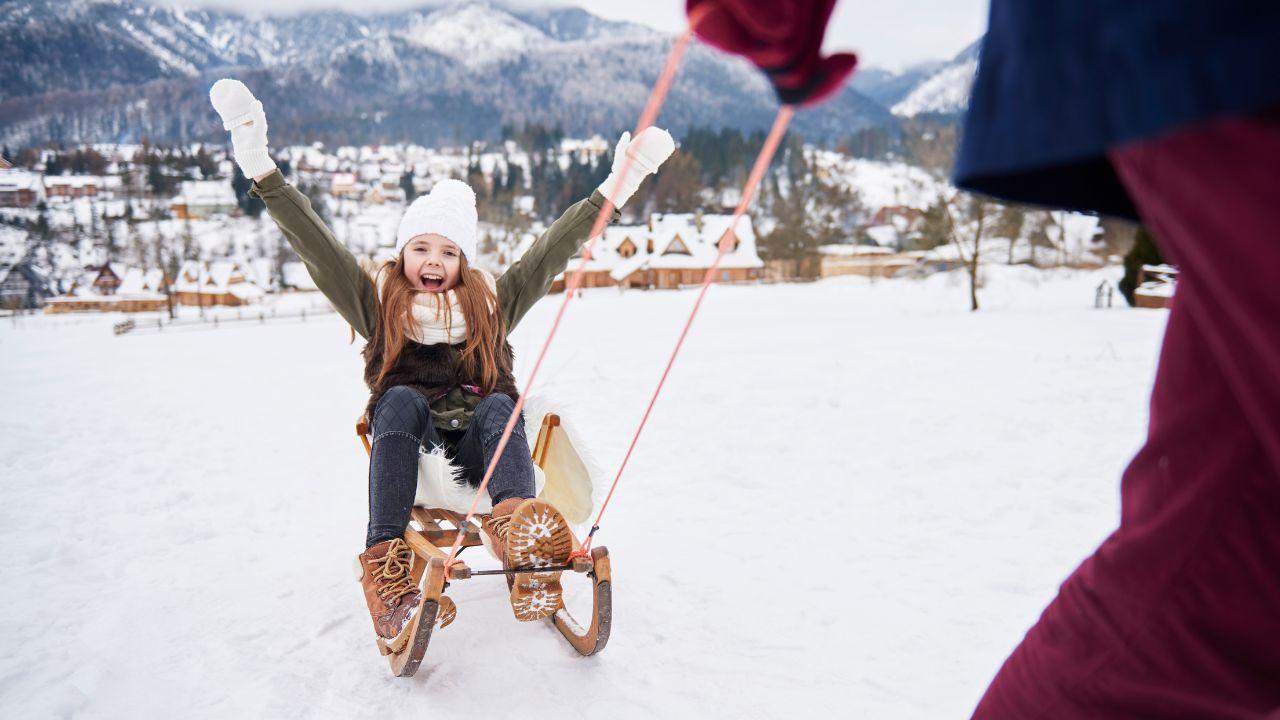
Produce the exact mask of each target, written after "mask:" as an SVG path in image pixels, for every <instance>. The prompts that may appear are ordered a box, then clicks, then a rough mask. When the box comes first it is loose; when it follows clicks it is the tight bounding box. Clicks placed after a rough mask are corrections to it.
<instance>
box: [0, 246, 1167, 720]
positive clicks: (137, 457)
mask: <svg viewBox="0 0 1280 720" xmlns="http://www.w3.org/2000/svg"><path fill="white" fill-rule="evenodd" d="M1117 275H1118V271H1117V270H1115V269H1110V270H1106V271H1103V272H1101V273H1079V272H1075V273H1070V272H1062V273H1054V272H1048V271H1045V272H1035V271H1030V270H1025V269H1012V270H1011V269H1007V268H996V267H993V268H991V269H990V271H989V272H988V284H987V288H986V289H985V290H984V291H983V294H982V299H983V301H984V309H983V311H982V312H979V313H976V314H970V313H969V312H968V311H967V288H966V286H965V280H964V278H963V276H962V275H960V274H958V273H952V274H949V275H935V276H933V277H930V278H927V279H924V280H893V281H884V280H881V281H877V282H870V281H868V280H866V279H862V278H839V279H833V280H828V281H823V282H819V283H814V284H808V285H772V286H753V287H717V288H714V289H713V290H712V292H711V294H710V297H709V298H708V301H707V303H706V305H705V306H704V310H703V313H702V315H701V316H700V317H699V319H698V323H697V325H696V326H695V328H694V332H693V334H692V336H691V337H690V340H689V341H688V343H687V345H686V347H685V350H684V353H683V354H682V356H681V359H680V362H679V364H678V365H677V367H676V370H675V372H674V374H673V376H672V378H671V380H670V382H669V383H668V387H667V390H666V393H665V395H664V397H663V399H662V400H661V401H660V402H659V404H658V406H657V409H656V410H655V412H654V415H653V417H652V419H651V423H650V426H649V428H648V430H647V431H646V435H645V436H644V438H643V439H642V441H641V443H640V446H639V448H638V450H637V453H636V455H635V456H634V457H633V459H632V463H631V465H630V467H629V468H628V471H627V474H626V476H624V478H623V485H622V487H621V489H620V490H619V494H618V496H617V497H616V498H615V504H614V505H612V506H611V508H610V514H609V515H607V516H606V518H605V522H604V527H603V529H602V530H601V532H600V534H599V536H598V543H597V544H604V545H607V546H608V547H609V548H610V550H611V552H612V556H613V570H614V581H615V586H614V587H615V590H614V592H615V594H614V604H615V605H614V610H615V620H614V626H613V635H612V639H611V640H610V643H609V646H608V648H607V649H606V650H605V651H604V652H603V653H602V654H601V655H599V656H597V657H594V658H580V657H578V656H577V655H576V654H575V653H574V652H573V651H572V650H571V649H570V648H569V647H568V645H567V644H566V643H565V642H564V641H563V640H562V639H561V638H560V636H559V634H558V633H556V632H555V631H554V630H553V629H551V628H550V627H549V626H547V625H545V624H519V623H517V622H515V621H514V620H513V619H512V618H511V612H510V610H509V608H508V606H507V604H506V602H505V600H504V596H505V588H503V587H502V583H501V581H500V580H497V579H492V578H489V579H486V578H481V579H476V580H472V581H467V582H462V583H457V584H455V586H454V587H453V588H451V590H450V592H451V594H452V595H453V597H454V598H455V599H456V600H457V601H458V605H459V615H458V620H457V621H456V622H455V623H454V624H453V625H452V626H451V627H449V628H446V629H444V630H442V631H440V632H438V633H437V634H436V636H435V637H434V638H433V640H432V644H431V648H430V650H429V653H428V656H427V659H426V661H425V663H424V666H423V669H422V670H421V671H420V672H419V674H418V675H417V676H416V677H414V678H412V679H403V680H402V679H396V678H393V677H391V676H390V673H389V672H388V670H387V667H386V663H385V662H384V661H383V660H382V659H381V658H380V657H379V656H378V654H377V651H376V650H375V648H374V644H373V642H372V632H371V629H370V627H369V620H368V615H367V613H366V611H365V610H364V607H363V601H362V599H361V597H360V593H359V586H358V584H357V583H356V582H355V581H354V580H353V579H352V574H351V558H352V556H353V555H354V554H355V553H356V552H358V551H359V550H361V549H362V541H363V538H364V521H365V511H366V500H365V472H366V464H365V457H364V452H363V451H362V450H361V449H360V446H359V444H358V442H357V440H356V438H355V437H354V435H353V421H354V419H355V416H356V415H357V413H358V412H359V411H360V409H361V408H362V405H363V402H364V398H365V391H364V388H363V386H362V384H361V382H360V361H359V358H358V355H357V348H356V347H355V346H351V345H348V344H347V339H348V333H347V328H346V326H345V325H344V324H342V321H341V320H340V319H338V318H337V317H336V316H333V315H328V316H324V317H321V318H313V319H310V320H308V321H307V322H305V323H301V322H298V323H284V322H279V323H268V324H265V325H258V324H253V323H246V324H224V325H223V326H222V327H220V328H219V329H217V330H212V331H187V332H166V333H159V334H156V333H150V334H136V335H126V336H123V337H114V336H113V335H112V334H111V332H110V323H111V322H112V321H113V320H114V319H117V318H108V317H100V318H84V317H74V318H70V317H47V318H46V317H34V318H20V319H18V320H10V319H3V320H0V377H3V378H4V394H3V397H4V403H3V407H4V412H3V414H2V415H0V437H2V438H3V440H0V469H2V475H3V483H2V484H0V546H2V547H3V548H4V552H3V554H0V572H2V573H3V576H4V578H5V581H4V583H3V585H0V588H2V589H0V716H3V717H11V718H46V717H77V718H122V717H129V718H158V717H173V716H181V717H188V718H242V717H243V718H292V717H308V718H362V717H409V716H410V714H412V716H416V717H448V716H457V714H460V713H466V714H467V716H468V717H475V718H488V717H495V716H498V715H499V713H501V714H502V715H504V716H506V715H508V714H510V715H515V716H520V717H532V716H545V717H563V718H586V717H596V718H599V717H609V718H632V717H636V718H641V717H643V718H650V717H655V716H663V717H669V718H675V717H680V718H683V717H745V718H774V717H781V716H784V715H787V716H795V717H853V718H877V719H893V718H921V719H934V718H959V717H967V715H968V713H969V712H970V711H971V709H972V707H973V705H974V704H975V703H976V701H977V699H978V697H979V696H980V694H981V693H982V691H983V689H984V687H985V684H986V683H987V681H988V680H989V679H990V677H991V675H992V674H993V673H994V672H995V671H996V669H997V668H998V667H999V665H1000V663H1001V661H1002V660H1003V658H1004V657H1005V655H1006V654H1007V653H1008V652H1009V650H1010V649H1011V648H1012V647H1013V646H1014V645H1015V643H1017V642H1018V640H1019V639H1020V638H1021V636H1022V633H1023V632H1024V631H1025V630H1026V628H1027V627H1028V626H1029V625H1030V624H1031V623H1032V622H1034V620H1035V619H1036V617H1037V616H1038V614H1039V612H1040V610H1041V609H1042V608H1043V606H1044V605H1045V603H1046V602H1048V601H1049V599H1050V598H1051V597H1052V596H1053V594H1054V592H1055V589H1056V587H1057V584H1058V583H1059V582H1060V581H1061V580H1062V579H1063V578H1064V577H1065V576H1066V574H1067V573H1068V572H1069V571H1070V570H1071V569H1072V568H1073V567H1074V566H1075V565H1076V564H1077V563H1078V562H1079V560H1080V559H1082V558H1083V557H1084V556H1085V555H1086V554H1087V553H1088V552H1090V551H1091V550H1092V548H1093V547H1094V546H1095V545H1096V544H1097V543H1098V542H1099V541H1101V540H1102V539H1103V537H1105V535H1106V534H1107V533H1108V532H1109V530H1110V529H1111V528H1112V527H1113V526H1114V524H1115V522H1116V518H1117V489H1118V478H1119V474H1120V471H1121V470H1122V468H1123V466H1124V464H1125V462H1126V461H1127V459H1128V457H1129V456H1130V455H1131V454H1132V453H1133V451H1134V450H1135V449H1136V448H1137V447H1138V445H1139V443H1140V441H1141V439H1142V436H1143V433H1144V431H1145V416H1146V398H1147V393H1148V390H1149V387H1150V382H1151V379H1152V375H1153V369H1154V363H1155V357H1156V350H1157V345H1158V343H1159V338H1160V334H1161V332H1162V329H1163V327H1164V322H1165V313H1164V312H1162V311H1143V310H1129V309H1120V308H1117V309H1113V310H1095V309H1093V308H1092V301H1093V289H1094V287H1095V286H1096V285H1097V284H1098V282H1099V281H1100V279H1101V278H1102V277H1109V278H1112V279H1114V278H1115V277H1116V276H1117ZM693 297H694V296H693V294H692V292H688V291H680V292H648V293H645V292H629V293H627V294H619V293H618V292H617V291H615V290H611V289H608V290H596V291H591V292H588V293H587V294H586V295H585V297H584V298H583V299H582V300H580V301H579V300H575V301H574V304H573V305H572V306H571V308H570V310H569V315H568V316H567V319H566V321H565V324H564V325H563V327H562V330H561V335H560V337H559V339H558V342H557V345H556V347H555V349H554V350H553V351H552V354H551V356H550V357H549V359H548V361H547V365H546V366H545V367H544V374H543V377H544V380H543V381H541V382H540V386H541V387H540V388H538V389H537V392H538V393H540V394H542V395H544V396H549V397H553V398H554V399H555V400H556V401H557V402H559V403H561V404H562V405H564V406H566V407H567V408H568V412H567V413H566V414H567V416H568V417H569V418H570V419H571V421H572V422H573V423H575V424H576V425H577V426H578V427H579V428H580V429H581V430H583V431H584V432H585V434H586V437H587V439H588V442H589V445H590V448H591V450H592V451H593V452H594V454H595V456H596V457H597V458H598V460H599V461H600V463H601V464H602V465H603V466H604V467H605V468H607V469H609V470H612V469H614V468H616V463H617V462H618V460H620V458H621V455H622V453H623V451H624V450H625V447H626V443H627V441H628V440H629V437H630V434H631V432H632V431H633V429H634V426H635V423H636V422H637V421H638V420H639V417H640V414H641V412H642V410H643V407H644V403H645V401H646V400H647V396H648V393H649V392H650V391H651V389H652V385H653V383H654V382H655V381H656V379H657V376H658V374H659V372H660V370H661V366H662V363H663V362H664V360H665V357H666V354H667V352H669V349H670V347H671V344H672V342H673V341H674V339H675V336H676V334H677V332H678V330H679V326H680V324H681V322H682V319H683V315H684V314H685V313H686V311H687V309H688V308H689V307H690V305H691V303H692V301H693ZM558 302H559V297H558V296H557V297H553V298H550V299H548V300H546V301H544V302H543V303H541V304H539V306H538V307H536V308H535V309H534V310H533V312H532V313H531V314H530V316H529V317H528V319H527V320H526V321H525V322H524V324H523V325H522V326H520V327H519V328H518V329H517V331H516V333H515V334H514V339H515V342H516V349H517V353H518V354H519V356H520V357H521V359H522V360H523V361H524V366H523V368H524V369H523V370H522V371H521V373H520V377H521V378H522V379H523V377H524V374H525V373H527V369H528V363H529V362H530V361H531V360H532V359H533V356H534V354H535V353H536V350H537V348H538V345H539V343H540V342H541V340H542V338H543V337H544V335H545V332H546V330H547V327H548V325H549V323H550V320H551V317H552V315H553V314H554V311H555V309H556V304H557V303H558ZM467 557H469V559H470V561H471V562H472V564H473V566H488V565H490V561H489V560H488V559H487V558H486V559H483V560H481V559H480V554H478V553H474V551H473V552H472V553H469V555H467V556H464V558H467ZM568 582H569V583H571V584H573V585H574V586H575V587H578V588H580V589H582V590H585V589H586V583H585V581H583V580H582V579H581V578H578V577H570V578H568ZM574 599H575V600H580V599H581V598H574Z"/></svg>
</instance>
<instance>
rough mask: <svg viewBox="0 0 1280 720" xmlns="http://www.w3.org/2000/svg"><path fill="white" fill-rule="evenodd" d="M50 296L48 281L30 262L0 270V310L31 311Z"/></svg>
mask: <svg viewBox="0 0 1280 720" xmlns="http://www.w3.org/2000/svg"><path fill="white" fill-rule="evenodd" d="M52 294H53V292H52V290H51V289H50V283H49V279H48V278H47V277H45V275H44V273H43V272H41V271H40V270H38V269H36V267H35V266H33V265H32V264H31V263H30V262H21V263H18V264H17V265H14V266H12V267H8V268H0V308H3V309H5V310H33V309H35V308H38V307H41V306H42V305H44V304H45V302H46V301H47V299H48V298H49V296H50V295H52Z"/></svg>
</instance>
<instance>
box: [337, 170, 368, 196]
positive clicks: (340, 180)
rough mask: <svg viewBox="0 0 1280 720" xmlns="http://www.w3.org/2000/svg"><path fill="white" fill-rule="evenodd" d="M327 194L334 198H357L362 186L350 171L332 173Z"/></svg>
mask: <svg viewBox="0 0 1280 720" xmlns="http://www.w3.org/2000/svg"><path fill="white" fill-rule="evenodd" d="M329 194H330V195H332V196H333V197H335V198H359V197H360V195H361V194H362V188H361V186H360V184H359V183H357V182H356V176H355V175H354V174H352V173H346V172H341V173H334V174H333V176H332V177H330V178H329Z"/></svg>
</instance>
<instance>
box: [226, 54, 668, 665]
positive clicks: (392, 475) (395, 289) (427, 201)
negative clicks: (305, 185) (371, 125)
mask: <svg viewBox="0 0 1280 720" xmlns="http://www.w3.org/2000/svg"><path fill="white" fill-rule="evenodd" d="M209 98H210V101H211V102H212V103H213V106H214V109H215V110H217V111H218V114H219V115H220V116H221V117H222V121H223V126H224V127H225V128H226V129H227V130H230V131H231V141H232V147H233V153H234V157H235V161H236V163H237V164H238V165H239V166H240V168H241V170H242V171H243V172H244V174H245V176H246V177H250V178H253V188H252V191H251V192H252V193H253V194H254V195H255V196H257V197H260V198H262V200H263V201H264V202H265V203H266V205H267V212H268V213H270V215H271V217H272V219H273V220H275V222H276V224H277V225H278V226H279V227H280V230H281V231H282V232H283V233H284V235H285V237H286V238H287V239H288V241H289V244H290V245H291V246H293V249H294V250H295V251H297V253H298V255H299V256H301V258H302V261H303V263H304V264H305V265H306V267H307V270H308V272H310V274H311V277H312V278H313V279H314V280H315V282H316V285H317V287H319V289H320V290H321V292H323V293H324V294H325V296H326V297H328V298H329V300H330V302H332V303H333V305H334V307H335V308H336V309H337V311H338V313H339V314H341V315H342V317H343V318H344V319H346V321H347V322H348V323H350V325H351V327H352V328H353V329H354V330H355V332H357V333H359V334H360V336H361V337H363V338H365V340H366V341H367V343H366V345H365V348H364V358H365V371H364V379H365V383H366V384H367V385H368V386H369V391H370V396H369V404H368V407H367V409H366V412H367V417H368V418H369V420H370V422H371V434H372V435H373V443H372V453H371V456H370V460H369V525H368V533H367V536H366V538H365V551H364V552H363V553H361V554H360V555H359V557H358V561H359V577H360V581H361V584H362V586H363V588H364V594H365V600H366V601H367V603H368V606H369V612H370V615H371V616H372V618H373V625H374V629H375V630H376V632H377V633H378V635H379V636H380V637H381V638H383V639H384V640H385V641H386V643H387V645H389V646H390V647H391V648H392V649H393V650H395V649H398V648H399V647H403V645H404V644H405V642H407V640H408V638H407V635H408V634H409V630H410V628H411V627H412V626H413V624H414V623H413V622H412V621H413V618H414V617H415V616H416V615H417V614H418V612H419V611H420V601H421V595H420V593H419V592H418V588H417V579H418V573H417V572H414V568H415V558H414V556H413V552H412V551H411V550H410V548H409V546H408V545H407V544H406V543H405V542H404V539H403V534H404V530H405V527H406V526H407V525H408V522H409V515H410V512H411V510H412V506H413V502H414V495H415V493H416V491H417V487H418V456H419V452H421V451H431V450H436V449H437V448H440V447H443V448H445V449H446V450H447V451H448V452H449V454H450V455H452V457H453V460H454V462H455V463H457V464H459V465H461V467H462V468H463V469H464V472H465V474H466V477H467V480H468V481H469V482H470V484H471V485H472V486H473V487H478V486H479V484H480V480H481V478H482V477H483V475H484V472H485V470H486V468H487V467H488V465H489V463H490V461H491V460H492V459H493V456H494V451H495V450H496V448H497V444H498V440H499V439H500V437H501V436H502V432H503V430H504V428H505V427H506V423H507V421H508V419H509V418H510V417H511V413H512V411H513V410H514V409H515V397H516V393H517V390H516V384H515V379H514V377H513V376H512V353H511V346H510V345H509V344H508V342H507V334H508V333H509V332H510V331H511V329H512V328H514V327H515V325H516V323H518V322H519V321H520V319H521V318H522V317H524V314H525V313H526V312H528V310H529V308H530V307H532V306H533V304H534V303H535V302H537V301H538V300H539V299H541V298H542V297H543V296H544V295H546V294H547V292H548V291H549V290H550V288H551V282H552V279H553V278H554V277H555V276H556V275H557V274H559V273H560V272H562V271H564V270H565V268H566V267H567V265H568V262H569V259H570V258H572V257H573V255H574V254H576V253H577V251H578V249H579V248H580V247H581V246H582V245H583V244H584V243H585V242H586V240H587V234H588V233H589V232H590V229H591V227H592V225H593V224H594V222H595V219H596V216H597V214H598V213H599V212H600V208H601V207H602V206H603V205H604V202H605V200H604V198H605V194H607V193H609V192H612V193H613V200H614V203H615V205H616V206H617V207H621V206H622V205H623V203H625V202H626V200H627V198H629V197H630V196H631V195H632V193H634V192H635V190H636V188H637V187H639V185H640V182H641V181H642V180H643V179H644V178H645V177H646V176H647V175H649V174H651V173H653V172H655V171H656V170H657V168H658V166H659V165H660V164H661V163H662V162H663V161H664V160H666V158H667V157H668V156H670V154H671V152H672V151H673V150H674V148H675V145H674V143H673V142H672V140H671V136H670V135H669V134H668V133H667V132H666V131H665V130H661V129H657V128H649V129H647V130H645V131H644V132H642V133H640V134H639V135H637V136H636V138H635V139H634V140H632V139H631V138H630V135H629V134H624V135H623V136H622V139H621V141H620V142H619V143H618V147H617V152H616V153H615V156H614V161H613V168H612V170H613V172H612V173H611V174H610V175H609V177H608V179H606V180H605V182H604V183H603V184H602V185H601V186H600V189H599V190H597V191H596V192H593V193H592V194H591V197H590V198H588V199H586V200H582V201H579V202H578V203H576V204H574V205H573V206H572V207H570V208H569V209H568V210H567V211H565V213H564V214H563V215H561V216H560V218H559V219H558V220H556V222H555V223H554V224H553V225H552V226H551V228H550V229H548V230H547V231H546V232H545V233H543V235H542V237H541V238H539V239H538V241H537V242H535V243H534V244H533V246H532V247H530V248H529V250H528V251H527V252H526V253H525V254H524V256H523V257H521V258H520V259H519V260H518V261H516V262H515V263H514V264H513V265H512V266H511V267H510V268H509V269H508V270H507V271H506V272H505V273H504V274H503V275H502V277H501V278H499V279H498V280H496V281H495V280H494V278H493V276H491V275H490V274H489V273H487V272H485V271H483V270H481V269H479V268H475V267H472V265H471V263H472V262H473V261H474V260H475V258H476V230H477V227H476V226H477V221H476V205H475V194H474V193H473V192H472V190H471V188H470V187H468V186H467V185H466V184H465V183H462V182H459V181H457V180H442V181H440V182H438V183H436V185H435V187H434V188H432V190H431V192H430V193H429V194H428V195H426V196H424V197H421V198H418V199H417V200H415V201H414V202H413V203H412V204H411V205H410V206H409V208H408V210H407V211H406V212H405V214H404V217H403V218H402V219H401V221H400V226H399V230H398V232H397V233H396V257H395V258H394V259H392V260H390V261H388V262H387V263H386V264H384V265H383V266H382V267H381V268H379V269H377V271H376V272H374V273H373V274H372V277H371V276H370V275H369V274H366V272H365V271H364V270H362V269H361V267H360V265H359V264H358V263H357V261H356V259H355V258H354V257H353V256H352V255H351V253H349V252H348V251H347V250H346V248H345V247H343V245H342V244H341V243H339V242H338V241H337V239H336V238H334V236H333V233H332V232H331V231H330V230H329V228H327V227H326V226H325V225H324V223H323V222H322V221H321V220H320V218H319V217H318V216H317V215H316V214H315V213H314V212H313V211H312V209H311V205H310V203H309V202H308V201H307V198H306V196H304V195H303V194H302V193H300V192H298V190H297V189H296V188H294V187H293V186H291V185H289V184H288V183H286V182H285V180H284V177H283V176H282V175H281V174H280V172H279V171H278V170H276V167H275V163H273V162H272V160H271V158H270V156H269V154H268V152H267V122H266V114H265V112H264V111H263V108H262V103H261V102H259V101H258V100H256V99H255V98H254V96H253V94H252V93H251V92H249V89H248V88H247V87H245V86H244V84H243V83H241V82H240V81H238V80H219V81H218V82H217V83H215V84H214V85H213V88H212V89H211V90H210V92H209ZM624 156H630V157H631V160H632V161H631V163H630V164H629V167H627V168H625V170H626V172H624V171H623V170H624V168H623V165H624V162H623V159H624ZM613 219H615V220H616V219H617V213H616V211H615V214H614V217H613ZM488 492H489V497H490V500H491V501H492V505H493V511H492V514H491V515H490V516H489V517H488V518H485V519H484V520H483V522H482V527H483V529H484V533H483V537H484V540H485V544H486V546H487V547H488V548H489V549H490V551H491V552H493V553H494V554H495V555H496V556H497V557H498V558H499V559H501V560H502V561H503V563H504V565H506V566H507V567H530V566H538V565H559V564H562V563H563V562H565V561H566V560H567V559H568V555H569V552H570V551H571V549H572V548H571V545H572V535H571V533H570V531H569V528H568V526H567V524H566V523H565V521H564V518H563V517H562V516H561V515H560V513H559V511H557V510H556V509H555V508H554V507H552V506H551V505H550V504H549V503H546V502H544V501H541V500H534V499H532V498H533V497H534V495H535V494H536V492H535V486H534V472H533V461H532V460H531V459H530V452H529V444H528V440H527V439H526V438H525V435H524V424H523V422H517V423H516V425H515V430H514V432H513V433H512V435H511V438H510V440H509V441H508V443H507V446H506V448H505V450H504V452H503V453H502V456H501V458H500V459H499V460H498V464H497V466H496V468H495V469H494V473H493V476H492V477H491V478H490V480H489V485H488ZM548 529H549V531H547V530H548ZM509 539H510V542H508V540H509ZM416 564H417V566H418V567H421V562H418V563H416ZM446 600H447V598H446ZM511 605H512V610H513V611H514V612H515V615H516V617H517V618H518V619H520V620H537V619H540V618H543V617H547V616H548V615H551V614H552V613H554V612H555V611H556V610H557V609H559V608H560V607H562V602H561V598H560V584H559V572H544V573H536V574H532V573H522V574H520V575H517V576H516V581H515V584H514V586H513V588H512V591H511ZM450 610H451V608H445V607H442V608H441V613H440V615H441V617H442V618H447V617H450V615H451V614H450V612H449V611H450Z"/></svg>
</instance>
